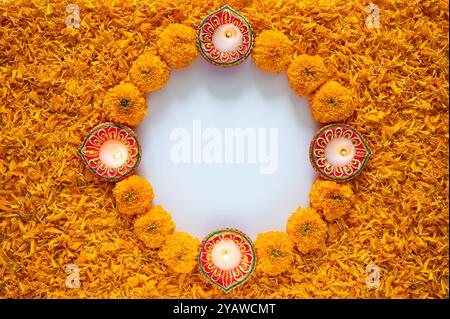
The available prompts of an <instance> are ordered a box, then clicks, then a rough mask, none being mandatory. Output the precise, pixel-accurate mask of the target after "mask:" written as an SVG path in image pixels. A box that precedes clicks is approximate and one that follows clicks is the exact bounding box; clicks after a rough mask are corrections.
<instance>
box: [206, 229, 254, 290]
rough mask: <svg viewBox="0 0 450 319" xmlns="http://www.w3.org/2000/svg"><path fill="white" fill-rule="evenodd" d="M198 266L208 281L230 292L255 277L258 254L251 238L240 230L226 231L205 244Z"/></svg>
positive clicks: (211, 236) (216, 234)
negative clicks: (252, 276) (251, 276)
mask: <svg viewBox="0 0 450 319" xmlns="http://www.w3.org/2000/svg"><path fill="white" fill-rule="evenodd" d="M198 264H199V267H200V271H201V272H202V274H203V275H204V276H205V277H206V279H207V280H209V281H210V282H212V283H213V284H214V285H217V286H218V287H220V288H221V289H222V290H223V291H225V292H228V291H230V290H231V289H233V288H235V287H237V286H239V285H242V284H243V283H244V282H245V281H246V280H247V279H248V278H249V277H250V275H251V274H252V273H253V271H254V269H255V265H256V254H255V250H254V248H253V244H252V241H251V240H250V238H249V237H248V236H247V235H245V234H244V233H242V232H241V231H239V230H237V229H232V228H223V229H218V230H216V231H214V232H212V233H210V234H209V235H208V236H206V238H205V239H204V240H203V242H202V244H201V245H200V252H199V256H198Z"/></svg>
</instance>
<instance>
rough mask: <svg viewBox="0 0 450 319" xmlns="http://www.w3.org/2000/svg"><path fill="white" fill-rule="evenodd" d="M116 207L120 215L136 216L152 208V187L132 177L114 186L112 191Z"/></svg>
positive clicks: (138, 178) (142, 179) (144, 180)
mask: <svg viewBox="0 0 450 319" xmlns="http://www.w3.org/2000/svg"><path fill="white" fill-rule="evenodd" d="M113 195H114V198H115V201H116V207H117V209H118V210H119V212H120V213H121V214H124V215H138V214H143V213H145V212H147V211H148V210H149V209H150V207H151V206H152V201H153V196H154V195H153V187H152V185H150V183H149V182H147V180H146V179H145V178H143V177H141V176H138V175H132V176H130V177H128V178H126V179H124V180H122V181H120V182H118V183H117V184H116V186H115V187H114V189H113Z"/></svg>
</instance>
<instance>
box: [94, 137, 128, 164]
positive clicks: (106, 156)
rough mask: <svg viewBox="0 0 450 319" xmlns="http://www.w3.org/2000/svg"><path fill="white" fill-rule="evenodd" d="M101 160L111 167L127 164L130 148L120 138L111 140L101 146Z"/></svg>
mask: <svg viewBox="0 0 450 319" xmlns="http://www.w3.org/2000/svg"><path fill="white" fill-rule="evenodd" d="M99 158H100V161H102V162H103V164H105V165H106V166H107V167H109V168H117V167H120V166H122V165H123V164H125V162H126V161H127V158H128V148H127V147H126V146H125V145H124V144H123V143H122V142H121V141H119V140H109V141H106V142H104V143H103V144H102V145H101V146H100V152H99Z"/></svg>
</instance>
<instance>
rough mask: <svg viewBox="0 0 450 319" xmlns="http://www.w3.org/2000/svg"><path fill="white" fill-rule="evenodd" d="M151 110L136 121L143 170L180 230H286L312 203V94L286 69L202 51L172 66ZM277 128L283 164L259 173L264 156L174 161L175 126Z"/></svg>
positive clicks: (151, 102) (151, 99)
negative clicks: (216, 60)
mask: <svg viewBox="0 0 450 319" xmlns="http://www.w3.org/2000/svg"><path fill="white" fill-rule="evenodd" d="M147 104H148V114H147V116H146V118H145V120H144V121H143V123H141V124H140V126H139V128H138V129H137V131H138V134H139V137H140V139H141V142H142V149H143V157H142V162H141V165H140V167H139V170H138V172H137V173H138V174H139V175H141V176H144V177H145V178H146V179H147V180H148V181H149V182H150V183H151V184H152V185H153V188H154V191H155V200H154V205H162V206H163V207H164V208H165V209H166V210H168V211H169V212H170V213H171V215H172V218H173V219H174V221H175V224H176V226H177V229H176V230H177V231H187V232H189V233H190V234H192V235H194V236H197V237H198V238H199V239H202V238H203V237H204V236H205V235H206V234H208V233H209V232H211V231H213V230H215V229H216V228H220V227H235V228H239V229H241V230H242V231H244V232H245V233H247V234H248V235H249V236H250V237H251V238H252V239H256V235H257V233H259V232H265V231H269V230H285V227H286V222H287V219H288V218H289V216H290V214H291V213H292V212H294V211H295V210H296V209H297V207H298V206H309V199H308V194H309V192H310V190H311V185H312V183H313V181H314V180H315V178H316V174H315V173H314V171H313V169H312V167H311V165H310V163H309V159H308V148H309V143H310V141H311V138H312V137H313V135H314V133H315V131H316V130H317V129H318V128H319V124H318V123H316V122H315V121H314V120H313V119H312V117H311V111H310V109H309V108H308V102H307V99H306V97H299V96H297V95H296V94H295V93H294V91H293V90H292V89H291V88H290V86H289V84H288V81H287V78H286V74H285V73H284V72H283V73H280V74H272V73H267V72H263V71H261V70H259V69H258V68H257V67H256V66H255V65H254V63H253V61H252V59H251V57H249V58H248V59H247V60H246V61H244V62H243V63H242V64H240V65H238V66H235V67H231V68H221V67H217V66H213V65H210V64H209V63H208V62H206V61H205V60H204V59H203V58H202V57H198V58H197V60H196V61H195V62H194V63H193V64H192V65H191V66H190V67H188V68H186V69H182V70H174V71H172V72H171V76H170V80H169V81H168V83H167V84H166V86H165V87H164V88H163V89H162V90H160V91H157V92H154V93H152V94H149V95H148V96H147ZM193 120H200V121H201V122H202V126H203V129H205V128H207V127H216V128H218V129H219V130H220V131H221V132H224V131H223V130H224V128H278V130H279V143H278V144H279V145H278V147H279V157H278V170H277V172H276V173H274V174H271V175H261V174H259V164H257V163H254V164H175V163H173V162H172V161H171V159H170V150H171V147H172V146H173V145H174V143H175V142H174V141H171V140H170V139H169V136H170V134H171V132H172V131H173V130H174V129H176V128H180V127H181V128H186V129H187V130H188V131H189V132H191V133H192V126H193Z"/></svg>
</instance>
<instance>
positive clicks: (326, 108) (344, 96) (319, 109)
mask: <svg viewBox="0 0 450 319" xmlns="http://www.w3.org/2000/svg"><path fill="white" fill-rule="evenodd" d="M310 107H311V110H312V116H313V118H314V119H315V120H316V121H319V122H321V123H330V122H336V121H342V120H345V119H346V118H348V117H349V116H350V115H352V113H353V111H354V104H353V103H352V95H351V92H350V90H349V89H347V88H345V87H343V86H342V85H340V84H339V83H337V82H336V81H329V82H327V83H325V84H324V85H322V86H321V87H320V88H319V89H318V90H317V92H316V93H315V94H314V96H313V97H312V98H311V103H310Z"/></svg>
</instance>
